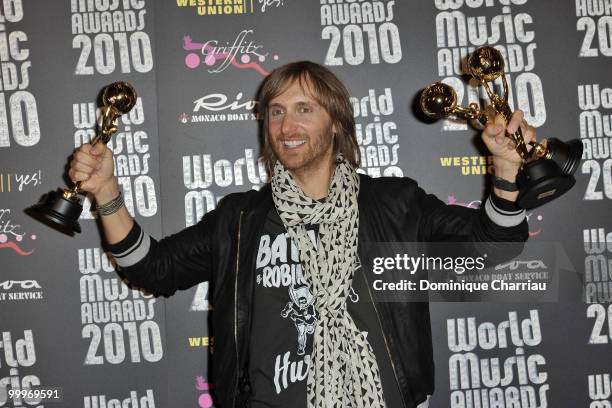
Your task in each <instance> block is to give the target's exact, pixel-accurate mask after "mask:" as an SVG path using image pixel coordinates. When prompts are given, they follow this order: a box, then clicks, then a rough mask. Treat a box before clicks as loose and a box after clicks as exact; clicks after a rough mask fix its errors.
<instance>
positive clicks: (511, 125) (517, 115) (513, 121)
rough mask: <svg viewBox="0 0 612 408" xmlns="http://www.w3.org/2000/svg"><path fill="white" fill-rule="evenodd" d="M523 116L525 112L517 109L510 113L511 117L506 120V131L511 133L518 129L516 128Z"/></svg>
mask: <svg viewBox="0 0 612 408" xmlns="http://www.w3.org/2000/svg"><path fill="white" fill-rule="evenodd" d="M524 117H525V114H524V113H523V111H522V110H520V109H519V110H517V111H515V112H514V113H513V114H512V117H511V118H510V122H508V126H507V127H506V131H507V132H508V133H509V134H513V133H514V132H516V131H517V130H518V128H519V127H520V126H521V123H522V122H523V118H524Z"/></svg>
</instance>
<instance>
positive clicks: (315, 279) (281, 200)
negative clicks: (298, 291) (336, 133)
mask: <svg viewBox="0 0 612 408" xmlns="http://www.w3.org/2000/svg"><path fill="white" fill-rule="evenodd" d="M272 193H273V198H274V205H275V206H276V210H277V211H278V214H279V215H280V218H281V220H282V221H283V224H284V225H285V228H286V229H287V231H288V232H289V236H290V237H291V239H292V240H293V242H294V243H296V246H297V247H298V249H299V253H300V260H301V262H302V266H303V270H304V277H305V278H306V281H307V282H309V284H310V285H311V287H310V289H311V293H313V295H314V296H316V301H315V307H316V310H317V311H318V312H319V320H318V321H317V324H316V327H315V333H314V337H313V342H314V343H313V350H312V355H311V357H310V361H311V363H310V368H309V372H308V382H307V386H306V387H307V398H308V408H331V407H334V408H336V407H337V408H340V407H357V408H361V407H374V408H377V407H385V402H384V399H383V393H382V385H381V381H380V371H379V369H378V364H377V363H376V357H375V356H374V351H373V350H372V346H371V345H370V343H369V342H368V340H367V339H366V338H365V336H364V335H363V334H362V332H361V331H360V330H359V329H358V328H357V326H355V322H354V321H353V319H352V318H351V316H350V315H349V313H348V311H347V307H346V298H347V295H348V293H349V290H350V288H351V284H352V281H353V273H354V271H355V269H356V268H358V267H359V259H358V257H357V237H358V235H357V234H358V230H359V210H358V207H357V194H358V193H359V177H358V175H357V172H356V171H355V169H354V168H353V167H352V166H351V165H350V164H349V163H347V162H346V160H345V159H344V158H343V157H342V155H338V157H337V165H336V170H335V173H334V176H333V178H332V180H331V185H330V187H329V192H328V196H327V198H326V199H325V200H324V201H317V200H314V199H311V198H309V197H307V196H306V195H304V193H303V192H302V190H301V189H300V188H299V187H298V186H297V184H296V183H295V181H294V180H293V178H292V177H291V175H290V174H289V172H288V171H287V170H286V169H285V168H284V166H283V165H282V164H281V163H280V162H277V163H276V166H275V167H274V176H273V177H272ZM307 225H318V226H319V239H318V244H317V246H316V247H315V244H313V242H312V240H311V238H310V237H309V236H308V234H307V232H306V226H307Z"/></svg>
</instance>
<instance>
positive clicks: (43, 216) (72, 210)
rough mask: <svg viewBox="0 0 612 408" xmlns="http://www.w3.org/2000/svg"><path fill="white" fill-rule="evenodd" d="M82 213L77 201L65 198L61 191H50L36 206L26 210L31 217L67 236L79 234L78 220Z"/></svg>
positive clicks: (81, 207)
mask: <svg viewBox="0 0 612 408" xmlns="http://www.w3.org/2000/svg"><path fill="white" fill-rule="evenodd" d="M82 212H83V206H82V205H81V203H79V201H78V199H76V200H69V199H67V198H65V197H64V195H63V192H62V190H57V191H50V192H49V193H47V194H45V195H44V196H43V197H42V198H41V200H40V201H39V202H38V204H35V205H33V206H32V207H30V208H28V213H29V214H30V215H31V216H33V217H35V218H36V219H38V220H39V221H42V222H44V223H46V224H47V225H49V226H50V227H53V228H55V229H57V230H59V231H61V232H63V233H66V234H69V235H74V233H75V232H78V233H80V232H81V226H80V225H79V221H78V219H79V217H80V216H81V213H82Z"/></svg>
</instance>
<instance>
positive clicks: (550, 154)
mask: <svg viewBox="0 0 612 408" xmlns="http://www.w3.org/2000/svg"><path fill="white" fill-rule="evenodd" d="M468 67H469V71H470V72H469V73H470V75H471V76H472V77H474V78H475V79H476V80H478V82H479V83H480V85H481V86H483V87H484V89H485V90H486V92H487V95H488V96H489V100H490V101H491V107H492V108H493V109H494V110H495V111H496V112H497V113H498V114H501V115H502V116H503V117H504V119H505V120H506V123H508V121H509V120H510V117H511V116H512V111H511V110H510V106H509V105H508V83H507V81H506V76H505V75H504V59H503V57H502V55H501V53H500V52H499V51H498V50H496V49H495V48H493V47H482V48H478V49H476V50H475V51H474V52H473V53H472V54H471V55H470V57H469V59H468ZM500 77H501V79H502V86H503V92H504V96H503V97H501V96H500V95H498V94H496V93H495V92H493V90H492V89H491V87H490V86H489V84H488V81H494V80H496V79H497V78H500ZM420 105H421V109H422V110H423V112H424V113H425V114H426V115H427V116H429V117H432V118H435V119H439V118H443V117H447V116H455V117H459V118H462V119H468V120H473V119H475V120H478V121H479V122H480V123H482V124H483V125H484V124H486V122H487V120H488V119H489V118H488V115H487V114H486V112H485V111H484V110H481V109H480V108H479V106H478V105H477V104H476V103H470V104H469V105H468V107H467V108H466V107H463V106H457V94H456V92H455V90H454V89H453V88H452V87H451V86H450V85H447V84H445V83H442V82H436V83H434V84H431V85H429V86H428V87H427V88H425V90H424V91H423V92H422V94H421V99H420ZM507 136H508V137H509V138H510V139H511V140H512V142H513V143H514V146H515V147H516V151H517V153H518V154H519V155H520V157H521V159H522V161H523V164H522V166H521V168H520V170H519V173H518V174H517V178H516V184H517V187H518V189H519V195H518V199H517V202H518V205H519V206H520V207H521V208H527V209H529V208H535V207H538V206H540V205H542V204H545V203H547V202H549V201H551V200H553V199H555V198H557V197H559V196H561V195H562V194H564V193H565V192H567V191H568V190H569V189H570V188H572V186H573V185H574V184H575V183H576V179H574V176H573V174H574V173H575V172H576V170H577V168H578V165H579V163H580V159H581V157H582V143H581V142H580V140H577V139H574V140H571V141H569V142H562V141H560V140H558V139H555V138H550V139H544V140H542V141H540V142H539V143H536V142H529V143H528V144H529V145H530V146H531V149H528V148H527V144H526V143H525V140H524V139H523V133H522V131H521V129H520V128H519V129H518V130H517V131H516V132H514V133H513V134H511V135H507Z"/></svg>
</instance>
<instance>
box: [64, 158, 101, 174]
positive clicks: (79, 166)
mask: <svg viewBox="0 0 612 408" xmlns="http://www.w3.org/2000/svg"><path fill="white" fill-rule="evenodd" d="M95 166H96V164H95V162H94V167H92V166H90V165H89V164H87V163H83V162H80V161H76V160H73V161H72V163H71V164H70V167H71V168H72V169H74V170H75V171H80V172H82V173H87V174H91V173H93V171H94V170H95V169H96V168H95Z"/></svg>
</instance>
